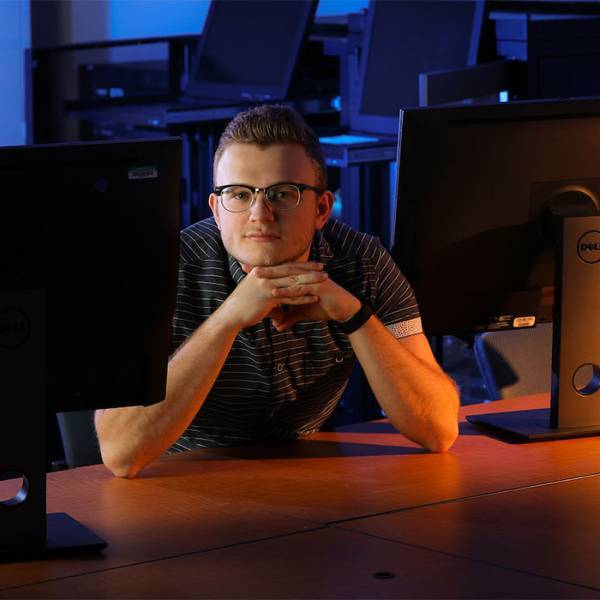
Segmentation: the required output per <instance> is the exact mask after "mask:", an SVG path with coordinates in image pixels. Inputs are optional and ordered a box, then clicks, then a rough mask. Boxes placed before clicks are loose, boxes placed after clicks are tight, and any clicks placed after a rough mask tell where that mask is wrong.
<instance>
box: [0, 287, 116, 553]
mask: <svg viewBox="0 0 600 600" xmlns="http://www.w3.org/2000/svg"><path fill="white" fill-rule="evenodd" d="M45 311H46V298H45V293H44V292H43V291H41V290H19V291H10V292H0V398H2V419H0V561H14V560H27V559H34V558H42V557H44V556H47V555H53V554H55V553H64V552H77V551H97V550H101V549H102V548H104V547H106V542H105V541H104V540H102V539H100V538H99V537H98V536H96V535H95V534H94V533H92V532H91V531H89V530H88V529H87V528H85V527H84V526H83V525H81V524H80V523H78V522H77V521H76V520H75V519H73V518H71V517H69V516H68V515H66V514H65V513H54V514H49V515H46V410H47V409H46V331H45V330H46V318H45Z"/></svg>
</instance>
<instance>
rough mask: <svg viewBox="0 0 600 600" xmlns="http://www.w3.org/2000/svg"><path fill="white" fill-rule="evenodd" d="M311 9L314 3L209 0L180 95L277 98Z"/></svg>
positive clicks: (293, 63)
mask: <svg viewBox="0 0 600 600" xmlns="http://www.w3.org/2000/svg"><path fill="white" fill-rule="evenodd" d="M315 9H316V1H315V0H286V1H285V2H281V1H280V0H259V1H254V2H248V1H247V0H227V1H225V0H217V1H213V2H212V3H211V7H210V11H209V13H208V16H207V18H206V23H205V26H204V31H203V33H202V37H201V39H200V44H199V46H198V51H197V54H196V56H195V57H194V60H193V65H192V71H191V76H190V81H189V85H188V89H187V90H186V95H189V96H195V97H202V98H216V99H226V100H259V101H262V100H282V99H283V98H285V96H286V95H287V91H288V86H289V83H290V79H291V77H292V73H293V70H294V67H295V66H296V60H297V58H298V54H299V51H300V47H301V45H302V42H303V41H304V39H305V38H306V35H307V33H308V29H309V27H310V25H311V24H312V19H313V16H314V13H315Z"/></svg>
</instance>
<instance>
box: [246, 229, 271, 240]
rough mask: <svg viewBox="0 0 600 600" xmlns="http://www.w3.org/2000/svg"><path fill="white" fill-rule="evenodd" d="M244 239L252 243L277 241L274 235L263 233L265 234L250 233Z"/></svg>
mask: <svg viewBox="0 0 600 600" xmlns="http://www.w3.org/2000/svg"><path fill="white" fill-rule="evenodd" d="M244 237H246V238H247V239H249V240H252V241H253V242H273V241H275V240H278V239H279V236H278V235H277V234H275V233H265V232H258V231H255V232H252V233H247V234H246V235H245V236H244Z"/></svg>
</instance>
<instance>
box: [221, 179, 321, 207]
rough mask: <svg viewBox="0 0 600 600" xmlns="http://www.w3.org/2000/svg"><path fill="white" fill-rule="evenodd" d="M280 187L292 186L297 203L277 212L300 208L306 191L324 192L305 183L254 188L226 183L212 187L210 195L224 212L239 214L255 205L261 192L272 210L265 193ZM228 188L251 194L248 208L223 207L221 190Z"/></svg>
mask: <svg viewBox="0 0 600 600" xmlns="http://www.w3.org/2000/svg"><path fill="white" fill-rule="evenodd" d="M281 185H293V186H294V187H295V188H296V189H297V190H298V202H296V204H295V205H294V206H292V208H279V209H278V210H295V209H296V208H298V207H299V206H300V202H302V193H303V192H304V191H306V190H310V191H311V192H316V193H317V194H323V193H324V192H325V190H323V189H321V188H317V187H315V186H314V185H308V184H306V183H296V182H294V181H280V182H278V183H273V184H272V185H268V186H267V187H254V186H251V185H246V184H245V183H228V184H227V185H218V186H216V187H214V188H213V191H212V193H213V194H215V196H218V197H219V198H220V199H221V206H222V207H223V208H224V210H226V211H227V212H230V213H234V214H239V213H243V212H246V211H247V210H250V209H251V208H252V207H253V206H254V205H255V204H256V195H257V194H258V192H263V194H264V195H265V200H266V201H267V202H268V203H269V206H270V208H271V209H272V208H273V204H272V203H271V201H270V200H269V197H268V196H267V192H268V191H269V190H270V189H272V188H274V187H278V186H281ZM228 187H242V188H246V189H247V190H250V191H251V192H252V202H250V205H249V206H248V208H244V210H230V209H229V208H227V207H226V206H225V203H224V202H223V190H224V189H225V188H228Z"/></svg>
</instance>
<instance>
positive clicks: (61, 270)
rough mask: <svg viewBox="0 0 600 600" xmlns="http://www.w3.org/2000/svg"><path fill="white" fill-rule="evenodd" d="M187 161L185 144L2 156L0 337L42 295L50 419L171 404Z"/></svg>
mask: <svg viewBox="0 0 600 600" xmlns="http://www.w3.org/2000/svg"><path fill="white" fill-rule="evenodd" d="M180 154H181V150H180V140H178V139H161V140H145V141H136V142H94V143H75V144H59V145H47V146H44V145H41V146H28V147H27V146H25V147H16V148H0V180H1V181H2V190H3V192H2V196H1V197H0V301H2V300H3V299H6V298H9V299H10V300H9V301H8V302H9V304H10V306H9V305H6V303H4V304H3V305H2V306H0V308H1V309H2V310H0V334H2V333H5V334H7V335H9V336H10V331H11V324H10V322H9V321H10V319H11V318H13V317H15V315H17V316H18V315H19V314H22V312H23V311H20V310H19V307H18V306H17V305H16V304H18V297H19V293H20V292H22V291H23V290H26V291H27V290H40V291H41V293H42V294H43V295H42V296H41V298H43V299H44V300H43V303H44V307H42V308H43V309H44V311H45V321H46V327H45V329H46V338H45V339H46V350H45V354H46V367H47V368H46V379H47V385H46V396H47V406H48V409H49V410H50V411H66V410H80V409H95V408H106V407H114V406H127V405H141V404H151V403H154V402H158V401H160V400H162V399H163V398H164V389H165V382H166V365H167V359H168V354H169V351H170V331H171V317H172V314H173V311H174V305H175V294H176V291H175V290H176V280H177V265H178V247H179V188H180V177H181V175H180V173H181V170H180V169H181V167H180V161H181V158H180ZM11 315H12V317H11ZM1 319H4V320H5V321H6V322H5V323H4V325H6V327H4V328H3V327H2V322H1ZM13 320H14V318H13ZM16 325H19V324H18V323H17V324H16ZM16 325H15V327H16ZM23 327H24V326H23ZM16 328H17V329H18V327H16ZM5 337H6V336H5ZM5 341H6V340H5ZM31 376H32V377H36V376H37V375H36V374H35V373H32V374H31Z"/></svg>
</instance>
